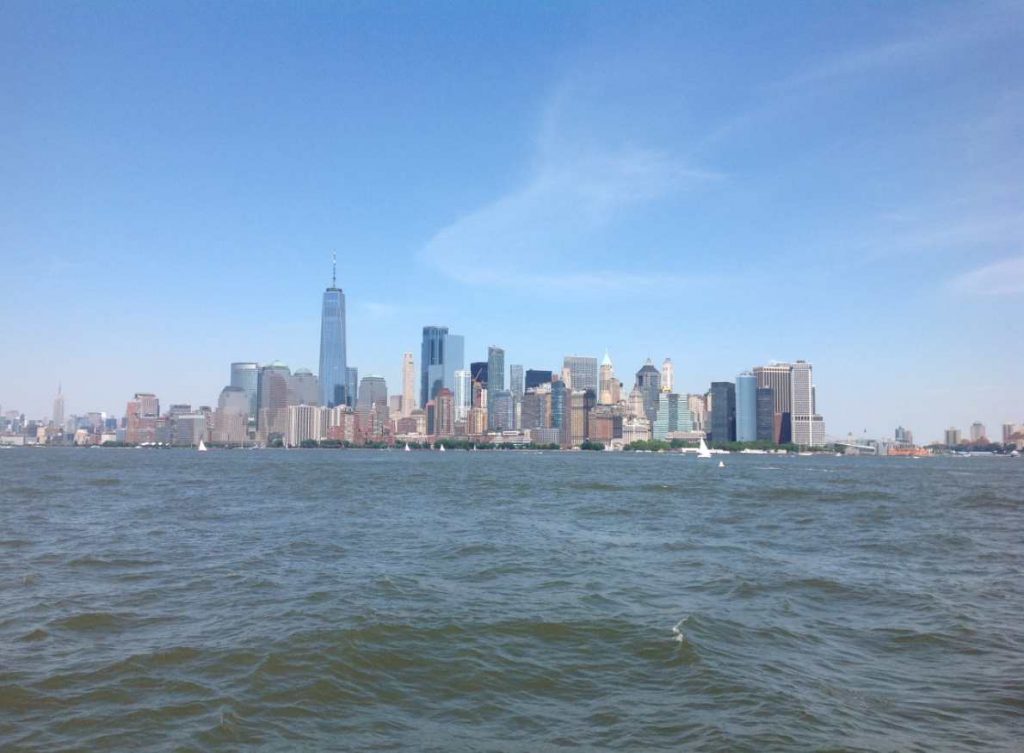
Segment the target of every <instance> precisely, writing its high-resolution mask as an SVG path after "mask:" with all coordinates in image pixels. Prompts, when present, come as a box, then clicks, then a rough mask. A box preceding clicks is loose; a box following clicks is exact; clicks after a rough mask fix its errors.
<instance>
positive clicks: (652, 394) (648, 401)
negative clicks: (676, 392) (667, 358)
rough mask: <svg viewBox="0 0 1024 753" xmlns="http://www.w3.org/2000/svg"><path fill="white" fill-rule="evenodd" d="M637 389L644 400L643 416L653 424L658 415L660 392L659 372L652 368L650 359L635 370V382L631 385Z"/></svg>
mask: <svg viewBox="0 0 1024 753" xmlns="http://www.w3.org/2000/svg"><path fill="white" fill-rule="evenodd" d="M633 389H635V390H639V392H640V394H641V395H642V396H643V401H644V416H645V417H646V418H647V420H648V421H649V422H650V423H651V424H652V425H653V424H654V421H655V419H656V418H657V415H658V395H659V394H660V393H661V373H660V372H659V371H658V370H657V369H656V368H654V364H653V363H652V362H651V359H650V358H648V359H647V362H646V363H645V364H644V365H643V366H642V367H640V370H639V371H638V372H636V383H635V385H634V387H633Z"/></svg>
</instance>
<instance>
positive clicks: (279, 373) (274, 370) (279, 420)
mask: <svg viewBox="0 0 1024 753" xmlns="http://www.w3.org/2000/svg"><path fill="white" fill-rule="evenodd" d="M259 374H260V377H259V384H258V385H257V386H258V391H259V395H258V400H257V402H258V412H257V419H256V428H257V429H258V431H259V435H260V439H261V441H263V442H264V443H265V442H267V440H268V439H270V437H271V435H273V434H280V435H282V436H283V435H284V434H285V432H286V431H287V430H288V382H289V380H290V378H291V374H292V372H291V369H289V368H288V367H287V366H286V365H285V364H283V363H281V362H280V361H274V362H273V363H271V364H269V365H267V366H264V367H262V368H261V369H260V372H259Z"/></svg>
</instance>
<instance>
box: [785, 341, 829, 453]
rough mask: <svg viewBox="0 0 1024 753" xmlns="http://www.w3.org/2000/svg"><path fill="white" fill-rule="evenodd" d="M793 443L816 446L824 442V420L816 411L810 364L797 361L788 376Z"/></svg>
mask: <svg viewBox="0 0 1024 753" xmlns="http://www.w3.org/2000/svg"><path fill="white" fill-rule="evenodd" d="M790 388H791V390H792V397H791V398H790V407H791V411H792V412H791V418H790V424H791V426H792V432H793V439H792V441H793V444H797V445H800V446H806V447H817V446H820V445H823V444H825V421H824V419H823V418H822V417H821V416H819V415H818V414H817V413H816V410H815V408H816V406H815V395H814V379H813V369H812V366H811V364H809V363H807V362H806V361H797V362H796V363H794V364H793V366H792V375H791V377H790Z"/></svg>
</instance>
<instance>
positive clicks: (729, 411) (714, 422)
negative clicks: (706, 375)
mask: <svg viewBox="0 0 1024 753" xmlns="http://www.w3.org/2000/svg"><path fill="white" fill-rule="evenodd" d="M710 394H711V441H712V442H718V443H719V444H722V443H725V442H735V441H736V385H735V384H733V383H732V382H712V383H711V393H710Z"/></svg>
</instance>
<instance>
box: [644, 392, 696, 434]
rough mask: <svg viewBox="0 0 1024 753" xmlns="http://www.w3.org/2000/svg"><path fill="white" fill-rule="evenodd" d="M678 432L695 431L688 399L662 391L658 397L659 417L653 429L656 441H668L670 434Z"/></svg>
mask: <svg viewBox="0 0 1024 753" xmlns="http://www.w3.org/2000/svg"><path fill="white" fill-rule="evenodd" d="M677 431H693V418H692V417H691V415H690V409H689V407H688V406H687V404H686V398H684V397H682V396H681V395H677V394H676V393H674V392H665V391H662V392H661V394H659V395H658V415H657V418H655V420H654V425H653V427H652V433H653V436H654V439H661V440H665V439H668V438H669V434H671V433H673V432H677Z"/></svg>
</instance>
